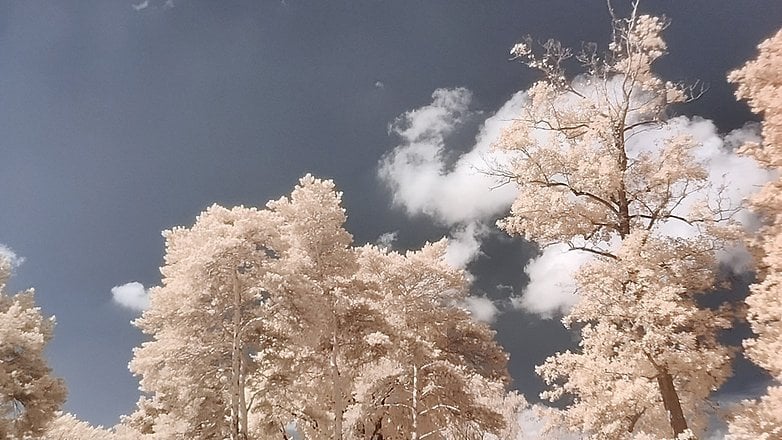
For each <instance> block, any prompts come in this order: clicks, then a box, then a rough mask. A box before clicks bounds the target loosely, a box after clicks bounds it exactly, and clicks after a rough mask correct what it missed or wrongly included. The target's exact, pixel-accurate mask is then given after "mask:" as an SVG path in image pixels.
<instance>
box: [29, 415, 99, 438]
mask: <svg viewBox="0 0 782 440" xmlns="http://www.w3.org/2000/svg"><path fill="white" fill-rule="evenodd" d="M43 438H44V439H45V440H73V439H79V440H111V439H114V433H112V432H111V431H109V430H107V429H104V428H103V427H102V426H97V427H95V426H92V425H90V424H89V423H87V422H85V421H82V420H79V419H77V418H76V417H74V416H73V414H69V413H66V414H60V415H58V416H57V417H56V418H55V419H54V420H52V421H51V423H50V424H49V426H48V427H47V429H46V434H45V435H44V436H43Z"/></svg>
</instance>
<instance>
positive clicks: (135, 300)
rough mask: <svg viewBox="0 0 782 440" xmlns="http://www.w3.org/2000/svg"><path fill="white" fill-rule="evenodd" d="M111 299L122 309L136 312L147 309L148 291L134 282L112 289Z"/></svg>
mask: <svg viewBox="0 0 782 440" xmlns="http://www.w3.org/2000/svg"><path fill="white" fill-rule="evenodd" d="M111 299H112V300H113V301H114V302H116V303H117V304H119V305H120V306H122V307H125V308H128V309H131V310H135V311H138V312H140V311H143V310H146V308H147V307H149V291H147V290H146V289H145V288H144V285H143V284H141V283H139V282H136V281H133V282H131V283H127V284H123V285H121V286H114V287H112V288H111Z"/></svg>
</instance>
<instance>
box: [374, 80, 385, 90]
mask: <svg viewBox="0 0 782 440" xmlns="http://www.w3.org/2000/svg"><path fill="white" fill-rule="evenodd" d="M375 88H376V89H385V88H386V85H385V84H383V81H379V80H378V81H375Z"/></svg>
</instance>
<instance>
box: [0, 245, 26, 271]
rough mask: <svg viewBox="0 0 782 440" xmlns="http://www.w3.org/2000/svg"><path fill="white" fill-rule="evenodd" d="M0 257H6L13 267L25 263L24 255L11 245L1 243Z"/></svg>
mask: <svg viewBox="0 0 782 440" xmlns="http://www.w3.org/2000/svg"><path fill="white" fill-rule="evenodd" d="M0 258H4V259H6V260H8V261H9V262H10V263H11V267H19V266H20V265H21V264H22V263H24V257H20V256H19V255H17V254H16V252H14V250H13V249H11V248H10V247H8V246H6V245H4V244H0Z"/></svg>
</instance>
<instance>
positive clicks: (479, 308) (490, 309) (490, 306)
mask: <svg viewBox="0 0 782 440" xmlns="http://www.w3.org/2000/svg"><path fill="white" fill-rule="evenodd" d="M464 305H465V307H467V310H469V311H470V315H472V317H473V319H475V320H476V321H481V322H486V323H492V322H494V320H495V319H496V318H497V312H498V311H499V310H498V309H497V306H496V305H494V302H493V301H492V300H490V299H489V298H486V297H484V296H468V297H467V298H465V299H464Z"/></svg>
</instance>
